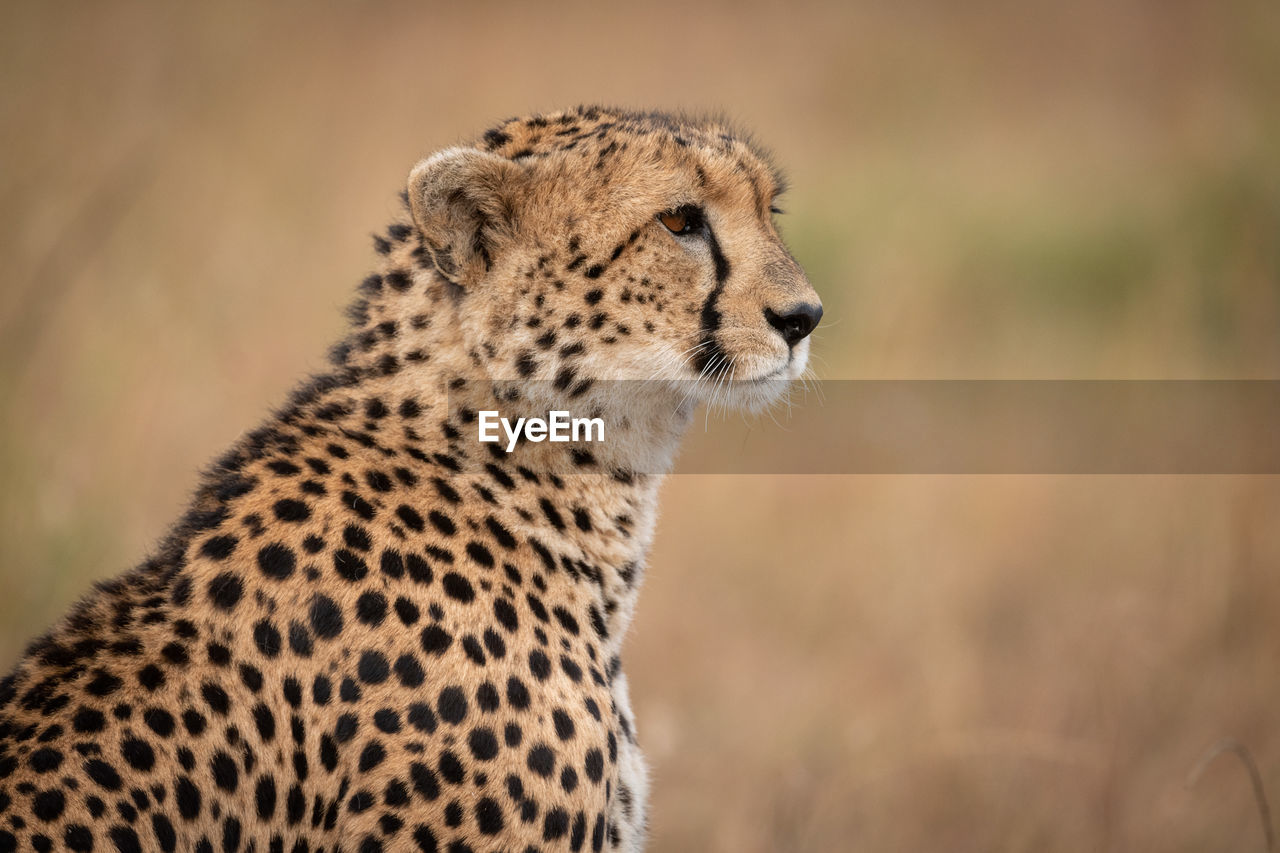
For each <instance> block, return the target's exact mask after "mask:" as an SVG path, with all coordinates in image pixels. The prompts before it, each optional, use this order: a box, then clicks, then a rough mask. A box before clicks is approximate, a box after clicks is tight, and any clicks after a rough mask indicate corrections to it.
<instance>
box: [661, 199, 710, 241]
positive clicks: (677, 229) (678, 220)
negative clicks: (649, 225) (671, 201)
mask: <svg viewBox="0 0 1280 853" xmlns="http://www.w3.org/2000/svg"><path fill="white" fill-rule="evenodd" d="M658 221H659V222H661V223H662V224H663V225H665V226H666V228H667V230H668V231H670V232H671V233H672V234H692V233H694V232H695V231H697V230H698V229H699V228H701V227H702V211H700V210H698V208H696V207H694V206H693V205H691V204H686V205H684V206H683V207H677V208H676V209H675V210H668V211H665V212H663V213H659V214H658Z"/></svg>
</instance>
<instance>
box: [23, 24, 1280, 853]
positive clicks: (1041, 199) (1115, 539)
mask: <svg viewBox="0 0 1280 853" xmlns="http://www.w3.org/2000/svg"><path fill="white" fill-rule="evenodd" d="M462 8H463V6H462V5H460V4H452V5H449V6H444V5H443V4H442V5H441V8H439V9H434V10H433V9H430V8H427V7H426V6H424V5H423V4H413V5H410V4H408V3H405V4H398V5H397V4H388V5H374V4H346V5H338V6H333V7H329V8H327V10H326V11H324V12H319V11H317V9H316V7H314V6H311V5H305V6H304V5H297V6H291V5H289V4H272V5H271V6H270V7H269V8H268V9H264V8H261V4H250V3H242V4H231V3H225V4H216V5H215V4H209V5H207V6H204V7H194V6H189V5H187V4H161V3H112V4H94V5H79V6H60V5H57V4H25V5H18V4H9V5H8V6H6V8H5V9H4V10H3V11H2V12H0V80H3V83H4V85H3V86H0V130H3V136H0V150H3V163H4V168H3V170H2V171H0V188H2V189H3V197H4V199H5V201H6V203H5V204H4V205H3V206H0V268H3V270H4V275H3V279H2V280H3V285H2V287H3V293H4V297H5V298H4V299H3V300H0V357H2V359H3V361H2V362H0V400H3V401H4V402H3V408H2V409H0V438H2V442H0V483H2V484H3V488H2V489H0V625H2V626H3V629H0V661H10V660H12V659H13V658H14V657H15V656H16V655H17V654H18V650H19V648H20V646H21V644H22V642H24V641H25V639H26V638H28V637H30V636H31V635H32V634H34V633H35V632H36V631H38V630H39V629H40V628H41V627H43V626H44V625H45V624H47V623H48V622H50V621H51V620H52V619H53V618H54V617H55V616H56V615H57V614H58V613H59V612H60V611H62V610H63V609H64V608H65V607H66V606H67V604H68V603H69V602H70V601H71V600H72V599H74V597H75V596H76V595H78V594H79V593H80V592H82V591H83V590H84V589H85V587H86V586H87V584H88V583H89V582H90V581H91V580H92V579H94V578H98V577H102V576H105V575H107V574H111V573H114V572H116V571H119V570H120V569H122V568H124V567H126V566H128V565H130V564H131V563H133V562H135V561H136V560H137V558H138V557H139V556H140V555H141V554H142V553H143V552H144V551H145V549H146V548H147V547H148V545H149V544H150V543H151V542H153V541H154V540H155V538H156V537H157V536H158V535H159V534H160V533H161V532H162V530H163V528H164V525H165V524H166V522H167V520H168V519H170V518H171V517H173V516H174V515H175V514H176V512H177V509H178V507H179V505H180V504H181V502H182V500H183V497H184V495H185V490H186V489H187V488H188V487H189V485H190V483H191V481H192V472H194V470H195V469H196V468H197V467H198V466H199V465H201V464H202V463H203V462H204V461H205V460H206V459H207V458H209V457H210V456H212V455H213V454H214V453H215V452H217V451H218V450H219V449H220V448H221V447H222V446H223V445H225V444H226V443H227V442H228V441H229V440H230V439H231V438H232V437H234V436H235V435H236V434H237V432H238V431H239V430H241V429H244V428H246V427H248V426H250V425H251V424H252V423H253V422H254V421H255V420H256V419H257V418H258V417H259V416H260V414H261V413H262V412H263V411H265V410H266V408H267V407H268V406H269V405H271V404H272V403H274V402H276V401H278V400H279V399H280V398H281V397H282V396H283V394H284V392H285V390H286V388H287V386H288V383H289V382H290V381H292V380H293V379H294V378H295V377H296V376H297V375H298V374H299V373H301V372H302V371H304V370H307V369H312V368H315V367H317V366H319V364H320V359H321V354H322V353H323V350H324V346H325V344H326V343H327V342H328V341H329V340H330V339H331V338H332V337H333V336H334V335H335V334H336V332H337V330H338V328H339V322H340V319H339V310H338V309H339V308H340V306H341V305H342V304H343V303H344V302H345V301H346V299H347V294H348V292H349V290H350V289H351V287H352V285H353V284H354V283H355V282H356V281H358V280H359V278H360V277H361V275H362V273H363V272H364V270H365V269H366V267H368V266H369V265H370V263H371V260H370V258H371V253H370V251H369V248H368V241H367V239H366V237H365V235H366V234H367V233H369V232H371V231H373V230H374V229H376V228H378V227H379V226H381V225H382V224H383V221H384V220H385V219H386V218H387V215H388V213H389V212H390V210H391V209H392V205H393V204H394V194H395V192H396V190H397V189H398V187H399V185H400V182H401V181H402V179H403V176H404V174H405V171H406V169H407V167H408V166H409V165H410V164H411V163H412V162H413V160H414V159H415V158H416V157H417V156H419V155H420V154H422V153H425V152H426V151H428V150H430V149H432V148H435V147H439V146H441V145H444V144H447V143H449V142H451V141H453V140H454V139H456V138H457V137H459V136H462V135H465V134H468V133H470V132H472V131H475V130H477V129H480V128H482V127H484V126H485V125H486V124H487V123H488V122H490V121H491V120H492V119H495V118H498V117H501V116H506V115H510V114H516V113H522V112H525V111H527V110H529V109H537V108H552V107H555V106H557V105H562V104H565V103H574V102H580V101H592V100H600V101H606V102H621V103H627V104H642V105H657V106H665V107H672V106H684V107H692V108H699V107H701V108H708V107H710V108H723V109H725V110H727V111H728V112H730V113H732V114H733V115H735V116H737V117H738V118H740V119H741V120H742V121H743V122H744V123H746V124H748V125H749V126H752V127H753V128H755V129H756V130H757V131H758V133H759V135H760V137H761V138H762V139H764V140H766V141H767V142H768V143H769V144H771V145H772V146H773V147H774V148H775V150H776V151H777V153H778V155H779V159H780V160H781V161H782V162H783V163H784V164H786V165H787V166H788V167H789V170H790V171H791V173H792V176H793V179H794V186H795V189H794V190H793V192H792V193H791V195H790V197H789V198H788V199H787V202H786V205H785V206H786V207H787V208H788V209H789V210H790V211H792V214H791V215H790V218H789V223H790V224H789V237H790V239H791V241H792V243H793V246H794V248H795V250H796V253H797V255H798V256H799V258H800V260H801V261H802V262H803V263H804V264H805V265H806V267H807V268H808V269H809V271H810V273H811V275H812V277H813V279H814V281H815V283H816V284H817V286H818V288H819V290H820V292H822V293H823V295H824V299H825V300H826V304H827V309H828V313H827V317H828V320H827V321H826V322H824V326H823V327H822V330H820V332H819V336H818V347H817V351H818V354H819V357H820V358H819V362H818V366H819V371H820V373H821V374H822V375H824V376H826V377H831V378H851V377H930V378H936V377H984V378H989V377H1049V376H1052V377H1086V376H1087V377H1202V376H1203V377H1270V378H1274V377H1276V375H1277V365H1280V111H1277V110H1276V109H1275V104H1276V103H1278V102H1280V12H1278V10H1277V8H1276V7H1275V4H1274V3H1270V2H1267V1H1266V0H1256V2H1255V0H1229V2H1221V3H1209V2H1198V3H1197V2H1171V3H1154V2H1121V3H1106V2H1101V0H1090V2H1085V3H1083V4H1055V3H1049V2H1032V3H1012V2H1003V3H1000V2H989V3H979V4H977V5H975V4H950V3H944V2H941V0H936V2H929V0H921V2H912V3H906V4H893V5H892V6H891V5H889V4H872V3H866V4H859V3H834V2H833V3H831V4H830V5H812V4H810V5H806V6H804V7H802V8H799V9H796V8H794V7H792V8H790V9H788V10H782V9H781V8H778V9H775V8H773V7H772V6H768V5H765V4H746V5H734V6H728V5H725V6H720V7H718V6H716V5H715V4H711V5H708V4H696V6H695V7H689V6H687V5H686V6H684V7H670V6H665V7H644V8H638V7H636V6H635V5H634V4H626V5H622V4H619V5H616V6H609V5H604V4H587V3H585V2H583V3H577V4H567V5H563V6H560V7H557V11H556V12H555V13H554V14H553V13H550V12H547V11H545V10H543V11H539V10H536V9H534V8H533V6H532V4H530V5H529V6H528V7H525V6H521V7H518V8H517V7H505V6H503V5H501V4H498V3H489V2H485V3H476V4H470V6H469V7H468V9H467V11H465V12H464V11H461V9H462ZM286 318H287V319H286ZM1278 511H1280V480H1277V478H1273V477H1029V476H1024V477H847V478H846V477H814V478H799V477H779V478H749V477H735V478H727V477H726V478H715V477H677V478H674V479H673V480H672V481H671V482H670V483H669V485H668V487H667V493H666V501H665V511H664V516H663V521H662V524H661V527H660V533H659V539H658V543H657V546H656V548H655V553H654V555H653V559H652V561H651V565H652V569H651V572H650V576H649V580H648V582H647V588H646V590H645V594H644V596H643V599H642V602H643V603H642V605H641V607H640V612H639V617H638V619H637V623H636V627H635V633H634V635H633V637H632V639H631V641H630V645H629V655H628V656H629V661H628V666H629V668H630V670H631V672H632V679H633V695H634V698H635V701H636V704H637V706H638V712H639V715H640V725H641V734H642V737H643V739H644V741H645V743H646V745H647V747H648V749H649V753H650V755H651V757H652V760H653V765H654V772H655V776H656V783H657V784H656V789H655V790H656V794H655V801H654V810H653V838H654V847H655V849H662V850H711V851H757V850H815V851H816V850H832V849H845V848H857V847H862V848H868V849H886V850H894V849H899V850H900V849H925V848H929V849H948V850H984V851H985V850H995V849H998V850H1032V849H1034V850H1054V849H1061V850H1081V849H1098V850H1129V849H1153V850H1188V851H1190V850H1202V849H1206V848H1208V847H1211V846H1212V847H1213V848H1215V849H1222V848H1231V849H1241V850H1249V849H1256V850H1261V849H1263V837H1262V828H1261V824H1260V823H1259V821H1258V817H1257V813H1256V810H1255V806H1254V803H1253V801H1252V797H1251V793H1250V787H1249V779H1248V777H1247V775H1246V774H1245V773H1244V772H1243V770H1242V769H1241V767H1240V766H1239V764H1236V763H1232V762H1229V761H1225V760H1224V761H1218V762H1215V763H1214V764H1212V765H1211V766H1209V767H1208V768H1207V769H1206V770H1205V772H1204V774H1203V777H1202V778H1201V779H1200V780H1199V782H1198V784H1197V786H1196V787H1195V788H1194V790H1192V791H1188V790H1187V789H1186V788H1185V787H1184V784H1183V783H1184V780H1185V778H1186V775H1187V773H1188V771H1189V770H1191V769H1192V768H1193V767H1194V766H1195V765H1196V763H1197V761H1198V760H1199V759H1200V758H1201V756H1202V755H1203V754H1204V752H1205V751H1206V750H1207V749H1208V748H1209V747H1210V746H1211V745H1212V744H1214V743H1215V742H1217V741H1218V740H1219V739H1220V738H1221V737H1223V736H1232V737H1235V738H1237V739H1239V740H1240V741H1241V742H1242V743H1244V744H1246V745H1247V746H1248V747H1249V748H1250V750H1251V751H1252V755H1253V756H1254V758H1255V759H1256V761H1257V763H1258V765H1259V767H1260V770H1261V776H1262V780H1263V783H1264V785H1265V786H1266V787H1267V789H1268V790H1269V791H1271V792H1272V794H1273V795H1275V792H1277V791H1280V727H1278V726H1277V725H1276V715H1277V711H1276V709H1277V707H1280V701H1277V700H1280V689H1278V688H1277V685H1278V684H1280V680H1278V679H1277V677H1276V675H1277V672H1278V671H1280V620H1278V619H1277V618H1276V614H1277V613H1280V586H1278V585H1277V584H1276V582H1275V577H1276V571H1277V567H1280V525H1277V524H1276V523H1275V519H1276V518H1277V516H1278V514H1280V512H1278Z"/></svg>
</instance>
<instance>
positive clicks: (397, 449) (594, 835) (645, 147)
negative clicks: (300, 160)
mask: <svg viewBox="0 0 1280 853" xmlns="http://www.w3.org/2000/svg"><path fill="white" fill-rule="evenodd" d="M780 190H781V181H780V179H779V177H778V175H777V173H776V171H775V170H774V169H773V168H772V167H771V166H770V165H769V162H768V160H767V159H766V158H765V157H764V156H763V155H762V153H761V152H760V151H759V149H758V148H757V147H755V146H754V145H753V144H752V143H751V142H750V141H749V140H747V139H745V138H744V137H743V136H741V135H740V134H737V133H735V132H734V131H732V130H731V129H729V128H728V127H727V126H725V125H724V124H722V123H720V122H716V121H698V120H686V119H680V118H675V117H671V116H667V115H662V114H653V113H650V114H636V113H626V112H619V111H614V110H606V109H600V108H595V107H590V108H580V109H577V110H573V111H569V112H564V113H557V114H552V115H538V116H533V117H530V118H523V119H515V120H511V121H508V122H504V123H503V124H501V125H499V126H497V127H495V128H493V129H492V130H490V131H488V132H487V133H485V134H484V135H483V136H482V137H481V138H480V139H479V140H478V141H476V142H475V143H474V144H472V145H468V146H462V147H458V148H453V149H449V150H448V151H444V152H441V153H440V154H437V155H435V156H433V157H431V158H428V159H427V160H425V161H423V162H422V163H421V164H419V165H418V167H417V168H416V169H415V170H414V171H413V173H412V175H411V177H410V180H409V183H408V188H407V191H406V193H405V194H404V201H405V210H404V214H403V215H402V216H401V217H400V218H399V219H397V221H396V222H394V223H393V224H392V225H391V226H390V227H389V228H388V229H387V231H386V232H385V233H383V234H380V235H378V236H377V237H376V238H375V239H374V246H375V249H376V251H377V253H378V254H379V255H380V262H379V266H378V271H377V272H376V273H375V274H373V275H371V276H369V277H368V278H367V279H366V280H365V281H364V282H363V284H362V285H361V287H360V291H361V292H360V296H359V297H358V299H357V301H356V302H355V304H354V305H353V307H352V309H351V311H350V316H351V320H352V328H351V330H350V332H349V334H348V335H347V336H346V337H345V338H344V339H343V340H342V341H341V343H339V344H338V345H337V346H336V347H335V348H334V350H333V356H332V360H333V367H332V369H331V370H330V372H329V373H327V374H325V375H323V376H321V377H319V378H315V379H312V380H311V381H310V382H308V383H307V384H305V385H303V386H302V387H301V388H300V389H299V390H298V391H296V392H295V393H294V395H293V397H292V399H291V400H290V402H289V403H288V405H287V406H285V407H284V408H283V409H282V410H280V411H279V412H278V413H276V414H275V415H274V416H273V417H271V418H270V419H269V420H268V421H267V422H266V424H265V425H263V426H262V427H260V428H259V429H257V430H256V431H254V432H252V433H249V434H248V435H246V436H245V437H244V438H243V439H241V440H240V441H239V442H237V443H236V445H235V446H234V447H233V448H232V449H231V451H230V452H229V453H227V454H226V455H225V456H224V457H222V458H221V459H220V460H219V461H217V462H216V463H215V464H214V465H213V466H212V467H211V468H210V469H209V470H208V471H207V472H205V474H204V475H203V477H202V479H201V481H200V485H199V488H198V490H197V492H196V494H195V497H194V499H193V500H192V503H191V507H190V509H189V510H188V512H187V513H186V515H185V516H183V518H182V519H181V520H180V521H179V522H178V523H177V524H176V525H175V526H174V528H173V530H172V531H171V533H170V535H169V536H168V538H167V539H165V540H164V542H163V543H162V544H161V546H160V547H159V548H158V550H157V551H156V553H155V554H154V556H153V557H151V558H150V559H149V560H147V561H146V562H144V563H143V564H142V565H141V566H139V567H138V568H136V569H134V570H133V571H131V572H129V573H127V574H124V575H122V576H120V577H118V578H116V579H114V580H111V581H108V582H106V583H103V584H100V585H99V586H98V587H97V589H95V590H94V591H93V592H92V593H91V594H90V595H89V596H88V597H87V598H85V599H84V600H83V601H81V602H80V603H79V604H78V605H77V606H76V607H75V608H74V609H73V610H72V612H71V613H70V614H69V615H68V616H67V617H66V618H65V619H63V620H62V622H61V623H60V624H59V625H58V626H57V627H55V628H54V629H53V630H52V631H51V632H50V633H49V634H47V635H46V636H44V637H43V638H41V639H39V640H37V641H36V642H34V643H33V644H32V645H31V646H30V647H29V648H28V650H27V651H26V653H25V655H24V657H23V658H22V660H21V661H20V662H19V663H18V665H17V668H16V669H15V670H14V672H13V673H12V674H11V675H10V676H8V677H7V678H5V679H4V680H3V681H0V853H8V851H12V850H17V849H22V850H29V849H33V850H37V851H46V850H53V849H58V850H71V851H80V853H83V852H84V851H113V850H118V851H122V853H130V851H140V850H161V851H174V850H182V851H198V853H213V851H215V850H216V851H223V852H224V853H233V851H245V853H248V851H254V853H284V851H291V853H304V851H322V850H323V851H338V850H345V851H360V853H372V852H373V851H381V850H419V851H436V850H447V851H453V853H462V851H481V850H484V851H488V850H507V851H513V852H518V851H530V850H544V851H551V850H572V851H580V850H593V851H599V850H602V849H610V850H615V849H617V850H627V851H634V850H639V849H641V847H642V846H643V842H644V833H645V804H646V799H647V789H648V783H647V780H646V775H645V767H644V762H643V760H642V758H641V756H640V753H639V750H638V749H637V746H636V734H635V725H634V722H633V719H632V715H631V710H630V706H629V701H628V697H627V683H626V678H625V676H624V675H623V674H622V672H621V669H620V664H619V653H620V649H621V643H622V640H623V636H624V635H625V632H626V629H627V625H628V622H629V621H630V618H631V613H632V609H633V606H634V602H635V597H636V590H637V585H638V584H639V582H640V580H641V577H642V575H643V571H644V570H643V566H644V562H645V553H646V551H647V549H648V547H649V544H650V541H651V539H652V535H653V526H654V517H655V508H656V493H657V489H658V485H659V482H660V479H661V473H662V472H663V471H665V470H666V469H667V468H668V467H669V466H670V464H671V457H672V454H673V453H674V450H675V445H676V441H677V440H678V438H679V435H680V432H681V431H682V429H683V428H684V426H685V424H686V422H687V420H688V418H689V412H690V410H691V408H692V405H693V404H695V403H697V402H699V401H701V402H708V401H718V402H722V403H726V404H730V405H736V406H741V407H745V408H751V407H755V406H759V405H764V404H767V403H768V402H769V401H770V400H771V399H774V398H776V397H777V395H778V393H780V388H781V386H782V385H785V382H786V381H789V380H791V379H793V378H795V377H796V376H798V375H799V373H800V371H801V370H803V368H804V364H805V360H806V358H807V354H808V341H807V340H806V339H805V337H804V336H805V334H807V333H808V330H809V329H811V328H812V325H813V323H816V321H817V316H818V314H819V312H820V309H819V308H817V299H816V296H815V295H814V294H813V292H812V290H811V289H810V288H809V285H808V283H807V281H806V280H805V278H804V275H803V273H802V272H801V271H800V269H799V267H798V266H797V265H796V263H795V261H794V260H793V259H792V258H791V256H790V254H789V253H788V252H787V251H786V249H785V248H784V247H783V245H782V242H781V240H780V239H779V237H778V234H777V231H776V230H775V227H774V223H773V213H772V207H773V203H774V198H775V197H776V195H777V194H778V192H779V191H780ZM672 211H685V212H686V213H687V214H688V216H687V218H686V219H672V218H669V217H668V218H667V219H665V220H664V219H663V218H661V217H660V214H663V213H670V212H672ZM664 221H667V222H671V221H678V222H683V223H694V224H696V225H697V228H696V229H694V228H693V226H692V225H690V230H689V231H688V233H683V234H674V233H672V231H671V230H670V228H669V226H667V225H664V224H663V222H664ZM495 380H498V381H499V383H498V384H496V385H495V384H494V381H495ZM614 380H637V381H636V382H635V383H633V384H629V385H625V386H619V385H616V384H614V383H613V381H614ZM503 383H505V384H503ZM504 387H505V388H507V389H508V390H507V391H506V392H501V393H503V394H506V395H507V396H503V398H502V399H501V400H499V399H498V397H497V396H496V395H498V394H499V393H500V392H499V390H498V389H500V388H504ZM620 387H625V388H627V389H630V390H628V391H627V393H626V394H620V393H619V391H618V389H619V388H620ZM534 388H538V389H542V390H540V391H538V392H536V393H534V392H533V391H530V390H529V389H534ZM522 393H523V394H525V395H526V396H528V397H537V396H538V395H539V394H541V395H542V398H540V400H539V402H540V403H542V402H547V400H558V401H559V402H560V403H561V404H562V405H566V406H570V407H572V406H588V407H590V408H593V409H595V410H598V411H606V410H608V411H610V412H611V413H615V414H616V413H617V411H618V410H622V412H623V415H624V416H623V417H622V418H621V419H620V421H619V422H620V423H622V424H623V427H622V428H623V429H624V431H625V435H624V437H623V438H624V439H625V440H623V441H620V442H614V443H613V444H610V445H607V446H603V447H582V446H572V447H567V446H562V445H557V446H553V445H550V444H546V445H539V446H536V447H534V448H533V449H527V450H524V451H522V452H520V453H517V454H512V455H507V454H506V453H504V452H502V451H501V449H499V448H497V447H496V446H493V445H489V446H480V445H478V444H476V443H475V442H474V441H473V440H471V435H472V433H473V431H474V418H475V412H476V411H477V410H479V409H481V408H483V407H485V406H489V407H492V408H500V407H501V405H506V404H510V403H512V401H514V400H519V399H521V394H522Z"/></svg>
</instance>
